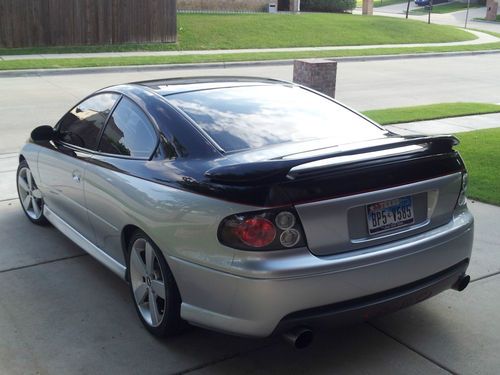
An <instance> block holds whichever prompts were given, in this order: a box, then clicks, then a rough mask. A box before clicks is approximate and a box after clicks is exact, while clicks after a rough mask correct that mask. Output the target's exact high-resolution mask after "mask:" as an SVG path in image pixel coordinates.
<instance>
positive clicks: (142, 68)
mask: <svg viewBox="0 0 500 375" xmlns="http://www.w3.org/2000/svg"><path fill="white" fill-rule="evenodd" d="M497 53H500V50H486V51H459V52H430V53H412V54H400V55H399V54H398V55H374V56H347V57H336V58H324V59H326V60H335V61H337V62H364V61H381V60H404V59H425V58H436V57H455V56H477V55H490V54H497ZM294 60H295V59H291V60H290V59H288V60H265V61H235V62H217V63H195V64H163V65H162V64H159V65H129V66H111V67H95V68H68V69H25V70H6V71H0V78H1V77H42V76H57V75H72V74H94V73H127V72H151V71H162V70H189V69H215V68H233V67H252V66H280V65H281V66H283V65H292V64H293V61H294Z"/></svg>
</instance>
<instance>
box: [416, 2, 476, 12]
mask: <svg viewBox="0 0 500 375" xmlns="http://www.w3.org/2000/svg"><path fill="white" fill-rule="evenodd" d="M470 7H471V8H478V7H480V5H478V4H471V5H470ZM464 9H467V3H461V2H452V3H449V4H437V5H434V6H433V7H432V13H438V14H444V13H452V12H457V11H459V10H464ZM410 13H411V14H427V13H429V11H428V10H427V9H425V8H424V7H421V8H418V9H415V10H412V11H411V12H410Z"/></svg>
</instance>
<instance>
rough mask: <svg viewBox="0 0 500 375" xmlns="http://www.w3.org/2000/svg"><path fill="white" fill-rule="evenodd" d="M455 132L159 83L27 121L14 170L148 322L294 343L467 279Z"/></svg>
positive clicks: (215, 84)
mask: <svg viewBox="0 0 500 375" xmlns="http://www.w3.org/2000/svg"><path fill="white" fill-rule="evenodd" d="M457 143H458V141H457V139H456V138H454V137H452V136H435V137H424V136H421V137H402V136H399V135H396V134H393V133H391V132H389V131H387V130H385V129H384V128H382V127H380V126H379V125H377V124H375V123H373V122H371V121H370V120H368V119H367V118H365V117H363V116H362V115H360V114H358V113H356V112H354V111H353V110H350V109H349V108H347V107H345V106H344V105H342V104H340V103H338V102H337V101H335V100H333V99H331V98H329V97H326V96H324V95H322V94H320V93H317V92H314V91H312V90H309V89H307V88H305V87H302V86H298V85H295V84H292V83H287V82H281V81H275V80H268V79H252V78H241V77H225V78H220V77H219V78H214V77H206V78H192V79H174V80H156V81H148V82H138V83H132V84H126V85H119V86H113V87H108V88H105V89H103V90H100V91H97V92H96V93H94V94H92V95H90V96H89V97H87V98H85V99H84V100H83V101H81V102H80V103H79V104H77V105H76V106H75V107H74V108H73V109H71V110H70V111H69V112H68V113H66V114H65V115H64V116H63V117H62V119H61V120H60V121H59V122H58V123H57V124H56V125H55V126H54V127H52V126H41V127H38V128H36V129H35V130H34V131H33V132H32V134H31V139H30V140H29V142H28V143H27V144H26V145H25V146H24V147H23V149H22V150H21V153H20V157H19V169H18V173H17V184H18V192H19V198H20V200H21V203H22V207H23V209H24V212H25V213H26V215H27V217H28V218H29V219H30V220H31V221H32V222H33V223H35V224H45V223H47V222H50V223H51V224H52V225H53V226H54V227H56V228H57V229H59V230H60V231H61V232H62V233H64V234H65V235H66V236H68V237H69V238H70V239H71V240H73V241H74V242H75V243H76V244H78V245H79V246H81V247H82V248H83V249H85V250H86V251H87V252H88V253H89V254H91V255H92V256H94V257H95V258H96V259H97V260H99V261H100V262H102V263H103V264H104V265H106V266H107V267H109V268H110V269H111V270H112V271H113V272H115V273H116V274H117V275H119V276H120V277H121V278H123V279H124V280H126V281H127V282H128V284H129V285H130V291H131V295H132V300H133V302H134V304H135V307H136V309H137V312H138V315H139V318H140V319H141V320H142V323H143V324H144V325H145V327H146V328H147V329H148V330H149V331H150V332H151V333H153V334H154V335H157V336H169V335H172V334H174V333H177V332H179V331H180V330H181V329H182V327H183V326H184V325H185V322H189V323H191V324H194V325H197V326H201V327H206V328H209V329H213V330H218V331H222V332H227V333H231V334H237V335H244V336H253V337H265V336H269V335H271V334H277V333H284V334H286V335H287V337H289V338H290V340H291V341H292V342H293V343H294V344H295V345H296V346H297V347H304V346H306V345H307V344H308V343H309V342H310V341H311V339H312V333H313V330H314V329H315V328H317V327H321V326H323V325H327V324H339V323H343V322H345V321H350V320H367V319H370V318H371V317H373V316H376V315H379V314H383V313H387V312H390V311H393V310H397V309H400V308H402V307H405V306H409V305H411V304H414V303H416V302H419V301H422V300H424V299H427V298H429V297H431V296H433V295H435V294H437V293H439V292H441V291H444V290H446V289H450V288H453V289H456V290H462V289H464V288H465V287H466V286H467V283H468V281H469V277H468V276H467V275H466V269H467V267H468V264H469V260H470V256H471V249H472V240H473V217H472V215H471V214H470V213H469V211H468V210H467V206H466V197H465V193H466V190H467V173H466V169H465V166H464V163H463V161H462V159H461V158H460V156H459V154H458V153H457V152H456V151H455V150H454V149H453V146H455V145H456V144H457Z"/></svg>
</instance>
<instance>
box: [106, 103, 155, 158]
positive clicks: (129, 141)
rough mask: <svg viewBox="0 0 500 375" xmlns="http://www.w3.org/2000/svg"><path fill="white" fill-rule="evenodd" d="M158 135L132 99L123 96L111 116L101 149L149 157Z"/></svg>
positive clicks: (136, 156)
mask: <svg viewBox="0 0 500 375" xmlns="http://www.w3.org/2000/svg"><path fill="white" fill-rule="evenodd" d="M156 142H157V137H156V133H155V131H154V128H153V126H152V125H151V124H150V122H149V120H148V118H147V117H146V115H145V114H144V112H142V111H141V109H140V108H139V107H137V105H135V104H134V103H133V102H132V101H131V100H129V99H127V98H123V99H122V100H121V101H120V103H119V104H118V105H117V107H116V109H115V111H114V112H113V114H112V115H111V117H110V118H109V121H108V123H107V125H106V128H105V129H104V133H103V135H102V138H101V142H100V143H99V151H100V152H104V153H107V154H115V155H125V156H131V157H134V158H149V157H150V156H151V154H152V153H153V151H154V149H155V147H156Z"/></svg>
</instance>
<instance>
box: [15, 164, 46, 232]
mask: <svg viewBox="0 0 500 375" xmlns="http://www.w3.org/2000/svg"><path fill="white" fill-rule="evenodd" d="M16 182H17V194H18V196H19V201H20V202H21V207H22V208H23V211H24V213H25V214H26V216H27V217H28V219H30V221H31V222H32V223H34V224H37V225H47V224H48V221H47V219H46V218H45V216H44V215H43V206H44V201H43V197H42V193H41V191H40V189H38V186H37V185H36V182H35V179H34V178H33V175H32V173H31V169H30V167H29V166H28V163H27V162H26V160H23V161H21V162H20V163H19V166H18V167H17V175H16Z"/></svg>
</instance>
